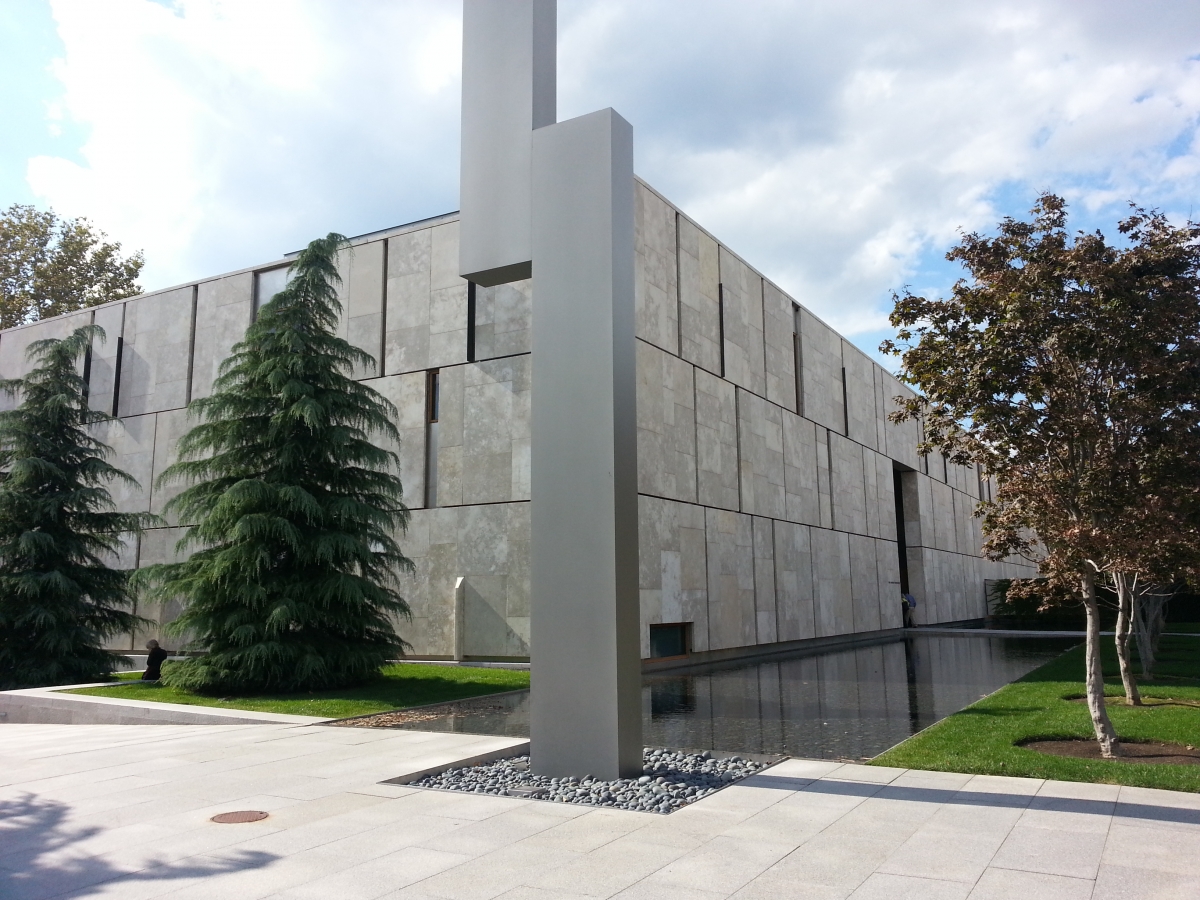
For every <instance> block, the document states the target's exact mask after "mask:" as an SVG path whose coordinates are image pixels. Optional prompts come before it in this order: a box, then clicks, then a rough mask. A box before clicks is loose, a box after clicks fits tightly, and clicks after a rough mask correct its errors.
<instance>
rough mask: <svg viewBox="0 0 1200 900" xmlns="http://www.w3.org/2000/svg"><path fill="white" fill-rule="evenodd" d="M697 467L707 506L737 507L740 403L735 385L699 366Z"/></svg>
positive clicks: (701, 501) (697, 383)
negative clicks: (737, 399) (738, 408)
mask: <svg viewBox="0 0 1200 900" xmlns="http://www.w3.org/2000/svg"><path fill="white" fill-rule="evenodd" d="M695 377H696V469H697V479H698V497H699V501H700V503H701V504H702V505H704V506H714V507H718V508H720V509H738V508H739V507H740V505H741V500H740V498H739V495H738V445H737V444H738V436H737V404H736V401H735V393H734V391H735V388H734V386H733V385H732V384H730V383H729V382H727V381H724V380H722V379H720V378H717V377H716V376H715V375H710V374H709V373H708V372H705V371H704V370H703V369H696V375H695Z"/></svg>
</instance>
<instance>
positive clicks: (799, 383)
mask: <svg viewBox="0 0 1200 900" xmlns="http://www.w3.org/2000/svg"><path fill="white" fill-rule="evenodd" d="M792 368H793V369H794V370H795V373H796V415H798V416H802V415H804V355H803V348H802V347H801V346H800V307H798V306H793V307H792Z"/></svg>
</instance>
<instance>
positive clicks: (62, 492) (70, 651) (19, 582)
mask: <svg viewBox="0 0 1200 900" xmlns="http://www.w3.org/2000/svg"><path fill="white" fill-rule="evenodd" d="M93 339H96V340H103V339H104V331H103V329H101V328H99V327H98V326H96V325H85V326H83V327H82V328H78V329H76V330H75V331H74V332H73V333H72V334H71V335H70V336H69V337H66V338H63V339H61V340H58V339H54V340H44V341H36V342H34V343H33V344H31V345H30V346H29V349H28V357H29V360H30V362H32V363H36V365H35V366H34V368H33V369H32V371H30V372H29V374H28V375H26V376H25V377H24V378H16V379H10V380H6V381H3V382H0V390H2V391H3V392H4V393H5V394H7V395H8V396H10V397H20V399H21V405H20V406H19V407H17V408H16V409H12V410H7V411H5V412H0V467H2V468H3V469H4V470H5V471H6V473H7V476H6V477H5V478H4V480H3V482H0V688H2V689H4V690H9V689H12V688H18V687H33V686H39V685H52V684H79V683H80V682H88V681H99V680H101V679H104V678H107V677H109V676H110V675H111V673H112V671H113V669H114V666H115V664H116V663H117V662H118V661H119V660H121V659H122V657H120V656H119V655H118V654H116V653H113V652H111V651H108V650H105V649H103V645H104V643H105V641H106V639H107V638H110V637H112V636H114V635H117V634H129V633H132V632H133V631H134V630H135V628H137V627H138V626H139V625H141V624H144V623H143V620H141V619H139V618H138V617H137V616H135V615H134V614H133V612H132V611H131V610H132V609H133V607H134V597H133V594H132V591H131V587H130V584H129V572H127V571H124V570H121V569H116V568H113V567H111V566H110V565H109V564H108V561H111V560H115V559H116V558H117V556H118V554H119V552H120V550H121V549H122V546H123V545H124V540H123V537H124V538H128V537H129V536H131V535H133V536H135V535H136V534H137V533H138V532H140V531H141V530H142V528H144V527H145V526H146V525H148V524H150V523H151V522H152V521H153V519H154V517H153V516H150V515H148V514H145V513H123V512H116V511H115V507H114V504H113V501H112V497H111V496H110V495H109V492H108V488H107V487H106V485H108V484H109V483H110V482H112V481H120V482H124V483H126V484H128V485H130V486H132V487H134V488H136V487H137V486H138V485H137V482H136V481H134V480H133V479H132V478H131V477H130V476H129V475H127V474H125V473H124V472H122V471H120V470H118V469H116V468H114V467H113V466H112V465H110V464H109V463H108V462H107V457H108V456H109V454H110V452H111V450H110V448H109V447H108V446H107V445H105V444H104V443H102V442H101V441H100V440H99V439H98V438H97V437H96V436H95V434H96V430H97V429H98V428H99V427H103V426H104V425H105V424H106V423H109V422H114V421H115V420H114V419H113V418H112V417H111V416H108V415H106V414H104V413H102V412H98V411H97V410H94V409H90V408H89V407H88V403H87V394H86V385H85V382H84V379H83V377H82V376H81V375H80V373H79V370H80V367H81V366H80V364H81V362H82V360H83V356H84V354H85V353H86V352H87V350H88V348H89V347H90V346H91V343H92V341H93Z"/></svg>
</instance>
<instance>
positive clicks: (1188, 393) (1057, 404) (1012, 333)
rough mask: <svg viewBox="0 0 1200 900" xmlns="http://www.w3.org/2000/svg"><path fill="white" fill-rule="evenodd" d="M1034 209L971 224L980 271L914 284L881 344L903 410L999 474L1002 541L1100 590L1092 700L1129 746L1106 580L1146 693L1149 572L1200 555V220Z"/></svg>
mask: <svg viewBox="0 0 1200 900" xmlns="http://www.w3.org/2000/svg"><path fill="white" fill-rule="evenodd" d="M1032 213H1033V217H1032V221H1029V222H1025V221H1018V220H1016V219H1012V218H1006V219H1004V220H1003V221H1002V222H1001V223H1000V226H999V229H998V234H997V235H996V236H995V237H987V236H983V235H980V234H968V235H966V236H964V237H963V239H962V240H961V241H960V242H959V244H958V245H957V246H956V247H954V248H953V249H952V250H951V251H950V252H949V253H948V254H947V259H949V260H951V261H954V262H960V263H962V265H963V266H964V267H965V268H966V270H967V272H968V273H969V277H967V278H963V279H960V280H959V281H958V282H957V283H956V284H955V286H954V289H953V291H952V293H951V296H950V297H949V298H947V299H935V300H929V299H926V298H924V297H918V296H914V295H913V294H912V293H910V292H907V291H906V292H905V293H904V294H903V295H898V296H897V297H896V298H895V308H894V310H893V312H892V314H891V322H892V325H893V326H895V327H896V328H897V329H898V332H897V338H896V340H895V341H885V342H884V343H883V345H882V346H881V350H883V351H884V352H888V353H896V354H900V355H901V358H902V373H901V377H902V378H903V380H905V381H906V382H907V383H909V384H911V385H913V386H914V387H916V388H917V389H918V390H919V391H920V395H919V396H917V397H915V398H911V399H903V398H897V402H898V403H899V406H900V409H899V410H898V411H896V412H895V413H893V414H892V418H893V419H894V420H897V421H901V420H905V419H919V420H921V421H922V422H923V424H924V429H925V437H924V441H923V443H922V447H921V450H922V452H924V453H929V452H934V451H937V452H940V453H945V454H947V455H948V457H949V458H950V460H951V461H952V462H956V463H959V464H964V465H965V464H970V463H977V464H979V465H981V466H982V467H983V469H984V471H985V472H987V473H988V474H989V475H992V476H995V478H996V482H997V485H998V488H997V490H996V491H995V493H994V494H993V497H992V500H991V501H990V502H985V503H981V504H980V509H979V510H978V514H979V515H982V517H983V529H984V534H985V537H986V540H985V544H984V549H985V552H986V553H987V554H988V555H989V556H990V557H992V558H995V559H1000V558H1004V557H1006V556H1009V555H1011V554H1022V555H1025V556H1026V557H1028V558H1031V559H1034V560H1036V561H1037V563H1038V565H1039V568H1040V574H1041V575H1043V576H1044V577H1045V578H1047V579H1049V581H1050V582H1051V584H1052V585H1054V586H1056V587H1057V588H1059V589H1060V590H1061V589H1067V590H1070V591H1071V592H1072V593H1073V594H1074V595H1075V596H1077V597H1079V598H1080V599H1081V600H1082V602H1083V605H1084V609H1085V611H1086V613H1087V668H1086V679H1085V680H1086V684H1087V698H1088V708H1089V711H1090V713H1091V718H1092V724H1093V726H1094V729H1095V733H1096V737H1097V740H1098V741H1099V743H1100V749H1101V752H1102V754H1103V755H1104V756H1106V757H1113V756H1117V755H1120V753H1121V749H1120V741H1119V739H1118V737H1117V735H1116V732H1115V731H1114V729H1113V727H1112V724H1111V722H1110V720H1109V718H1108V714H1107V712H1106V710H1105V706H1104V681H1103V676H1102V672H1101V668H1100V646H1099V639H1100V625H1099V618H1098V600H1097V585H1098V583H1105V582H1107V583H1109V584H1111V585H1112V586H1113V587H1114V588H1116V590H1117V592H1118V595H1119V596H1121V597H1122V598H1123V599H1122V600H1121V622H1120V623H1119V627H1118V649H1119V650H1120V651H1121V656H1122V672H1123V674H1124V675H1127V677H1126V678H1125V679H1124V680H1125V684H1126V687H1127V689H1130V688H1132V693H1133V694H1134V695H1136V684H1135V683H1134V682H1133V677H1132V673H1131V672H1129V666H1128V631H1129V627H1128V626H1129V621H1130V618H1131V616H1132V614H1133V610H1132V604H1133V602H1134V600H1135V594H1136V592H1135V591H1134V589H1133V588H1134V585H1135V583H1136V582H1135V579H1140V580H1141V581H1142V582H1143V583H1150V582H1157V583H1159V584H1162V583H1169V582H1171V581H1174V580H1177V579H1179V578H1184V577H1188V576H1190V575H1191V574H1193V573H1195V572H1196V571H1197V569H1198V568H1200V565H1198V554H1200V540H1198V538H1200V529H1198V522H1200V496H1198V492H1200V408H1198V407H1197V402H1196V398H1197V396H1198V395H1200V225H1197V224H1195V223H1191V222H1189V223H1187V224H1186V225H1184V226H1182V227H1180V226H1175V225H1172V224H1171V223H1170V222H1169V221H1168V219H1167V218H1166V216H1164V215H1163V214H1162V213H1159V212H1157V211H1149V212H1148V211H1146V210H1143V209H1141V208H1138V207H1134V208H1133V209H1132V211H1131V213H1130V215H1129V216H1128V217H1126V218H1125V219H1124V220H1123V221H1122V222H1121V223H1120V224H1119V226H1118V228H1119V232H1120V234H1121V235H1122V236H1123V240H1122V241H1121V246H1113V245H1111V244H1109V243H1108V241H1107V240H1106V239H1105V237H1104V235H1103V234H1101V233H1100V232H1095V233H1082V232H1079V233H1076V234H1074V235H1072V234H1071V233H1070V232H1069V231H1068V229H1067V205H1066V203H1065V201H1064V200H1063V199H1062V198H1060V197H1058V196H1056V195H1054V194H1043V195H1042V196H1041V197H1040V198H1039V199H1038V201H1037V204H1036V205H1035V207H1034V208H1033V211H1032ZM1122 635H1123V637H1122ZM1131 699H1133V697H1131Z"/></svg>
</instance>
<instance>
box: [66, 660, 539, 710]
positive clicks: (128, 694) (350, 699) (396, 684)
mask: <svg viewBox="0 0 1200 900" xmlns="http://www.w3.org/2000/svg"><path fill="white" fill-rule="evenodd" d="M118 677H119V678H120V680H121V681H122V682H131V683H123V684H119V685H114V686H112V687H94V688H80V689H78V690H74V691H69V692H68V693H72V694H93V695H96V696H99V697H120V698H122V699H125V700H152V701H155V702H158V703H186V704H189V705H191V706H219V707H221V708H223V709H247V710H253V711H254V712H273V713H289V714H291V715H299V716H324V717H328V718H335V719H340V718H345V717H346V716H362V715H367V714H368V713H377V712H387V711H388V710H392V709H401V708H403V707H406V706H420V705H422V704H425V703H439V702H441V701H443V700H461V699H462V698H464V697H478V696H480V695H481V694H494V693H496V692H498V691H515V690H519V689H521V688H528V687H529V672H528V671H517V670H513V669H481V668H475V667H473V666H432V665H421V664H419V663H403V664H400V665H395V666H388V667H387V668H385V669H384V670H383V675H382V677H381V678H379V679H378V680H377V681H373V682H371V683H370V684H365V685H363V686H362V687H357V688H348V689H346V690H340V691H317V692H315V693H305V694H254V695H250V696H245V697H206V696H203V695H201V694H193V693H191V692H190V691H184V690H180V689H179V688H171V687H165V686H164V685H160V684H142V683H141V682H140V681H138V680H137V679H139V678H140V677H141V676H140V674H136V673H130V672H126V673H122V674H121V675H120V676H118Z"/></svg>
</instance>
